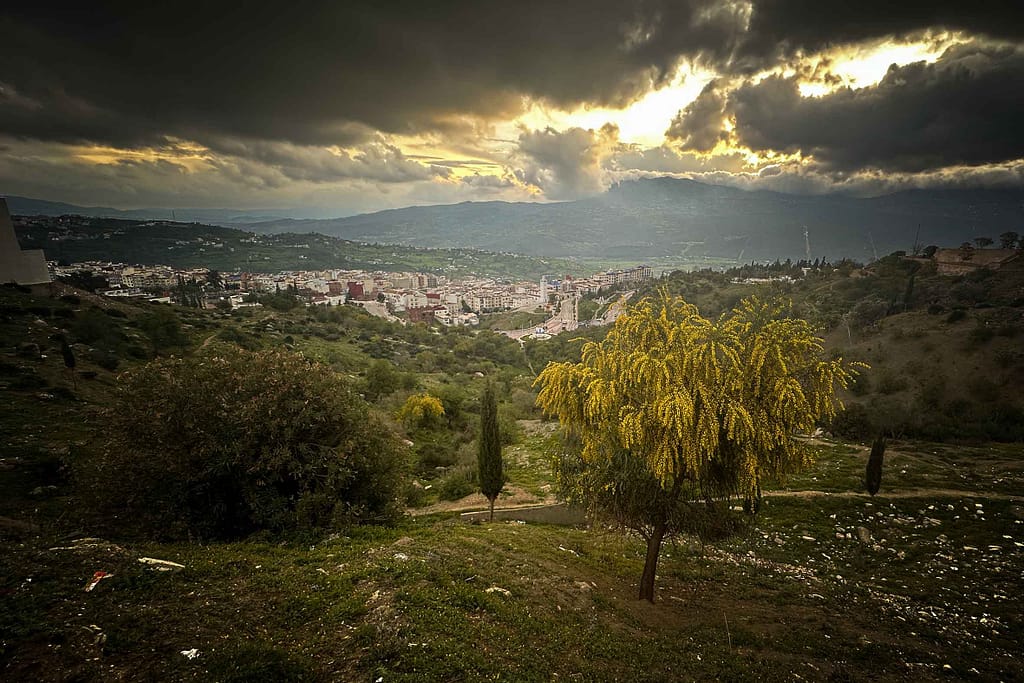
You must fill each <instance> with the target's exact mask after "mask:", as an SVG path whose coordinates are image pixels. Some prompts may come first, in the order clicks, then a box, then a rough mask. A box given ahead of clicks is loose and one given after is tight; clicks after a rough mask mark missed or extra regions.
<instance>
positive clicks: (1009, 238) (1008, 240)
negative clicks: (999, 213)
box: [999, 230, 1020, 249]
mask: <svg viewBox="0 0 1024 683" xmlns="http://www.w3.org/2000/svg"><path fill="white" fill-rule="evenodd" d="M1019 239H1020V235H1018V234H1017V233H1016V232H1014V231H1013V230H1007V231H1006V232H1004V233H1003V234H1001V235H1000V236H999V246H1000V247H1002V248H1003V249H1013V248H1014V247H1015V246H1017V241H1018V240H1019Z"/></svg>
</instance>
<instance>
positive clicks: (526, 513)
mask: <svg viewBox="0 0 1024 683" xmlns="http://www.w3.org/2000/svg"><path fill="white" fill-rule="evenodd" d="M488 519H490V513H489V512H488V511H487V510H481V511H479V512H463V513H462V521H464V522H474V521H480V522H486V521H487V520H488ZM494 519H496V520H497V519H501V520H510V519H511V520H521V521H524V522H539V523H541V524H561V525H563V526H576V525H577V524H586V522H587V519H586V517H585V516H584V515H583V511H582V510H578V509H576V508H570V507H569V506H567V505H565V504H564V503H556V504H554V505H533V506H530V507H521V508H509V509H505V510H495V511H494Z"/></svg>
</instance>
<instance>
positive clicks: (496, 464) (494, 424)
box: [477, 382, 505, 520]
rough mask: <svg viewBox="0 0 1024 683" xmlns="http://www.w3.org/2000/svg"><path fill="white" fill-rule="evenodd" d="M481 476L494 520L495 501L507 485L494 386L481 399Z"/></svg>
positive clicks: (486, 389)
mask: <svg viewBox="0 0 1024 683" xmlns="http://www.w3.org/2000/svg"><path fill="white" fill-rule="evenodd" d="M477 466H478V468H479V474H480V477H479V479H480V492H481V493H483V494H484V495H485V496H486V497H487V501H488V502H489V503H490V506H491V519H492V520H493V519H494V500H495V498H497V497H498V494H499V493H501V489H502V487H503V486H504V485H505V475H504V472H502V467H501V434H500V431H499V427H498V404H497V401H496V400H495V398H494V385H492V384H491V383H490V382H488V383H487V386H486V387H485V388H484V393H483V396H482V397H481V399H480V450H479V451H478V453H477Z"/></svg>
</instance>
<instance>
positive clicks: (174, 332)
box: [138, 304, 188, 356]
mask: <svg viewBox="0 0 1024 683" xmlns="http://www.w3.org/2000/svg"><path fill="white" fill-rule="evenodd" d="M138 325H139V329H140V330H142V331H143V332H144V333H145V334H146V336H147V337H149V341H150V342H152V344H153V351H154V353H155V354H156V355H158V356H159V355H160V354H161V353H162V352H164V351H167V350H169V349H171V348H173V347H178V348H179V349H182V350H184V349H185V346H186V345H187V344H188V336H186V334H185V331H184V330H183V329H182V327H181V321H180V320H178V316H176V315H175V314H174V311H172V310H171V308H170V307H169V306H166V305H164V304H155V305H154V307H153V310H151V311H149V312H148V313H145V314H144V315H141V316H139V318H138Z"/></svg>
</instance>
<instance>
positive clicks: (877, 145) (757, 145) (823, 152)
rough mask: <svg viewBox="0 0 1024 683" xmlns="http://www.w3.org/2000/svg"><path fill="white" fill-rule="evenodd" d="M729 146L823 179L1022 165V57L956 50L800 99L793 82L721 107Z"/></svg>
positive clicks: (743, 90) (771, 83) (741, 92)
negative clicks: (807, 163) (727, 120)
mask: <svg viewBox="0 0 1024 683" xmlns="http://www.w3.org/2000/svg"><path fill="white" fill-rule="evenodd" d="M726 109H727V111H728V112H729V113H730V114H731V115H732V116H734V117H735V136H736V139H737V140H738V141H739V142H740V143H742V144H744V145H746V146H748V147H750V148H751V149H754V150H775V151H780V152H788V153H794V152H800V153H802V154H803V155H805V156H807V155H810V156H813V157H814V160H815V161H816V162H818V163H819V164H821V165H823V166H824V167H826V168H828V169H832V170H856V169H863V168H877V169H883V170H899V171H921V170H927V169H934V168H942V167H946V166H955V165H981V164H986V163H993V162H1001V161H1007V160H1012V159H1019V158H1022V157H1024V127H1022V126H1021V125H1020V122H1021V121H1022V120H1024V50H1022V49H1020V48H1016V47H1013V48H1011V47H1001V48H995V47H989V48H982V47H968V46H964V47H958V48H953V49H951V50H949V51H948V52H947V53H946V54H945V55H944V56H943V57H942V58H941V59H940V60H938V61H937V62H936V63H934V64H926V63H923V62H921V63H915V64H909V65H906V66H902V67H891V68H890V70H889V72H888V73H887V74H886V76H885V77H884V78H883V79H882V81H881V82H880V83H878V84H877V85H873V86H870V87H865V88H860V89H850V88H844V89H840V90H838V91H835V92H833V93H831V94H828V95H825V96H822V97H802V96H801V95H800V91H799V89H798V84H797V81H796V79H794V78H783V77H778V76H776V77H771V78H766V79H764V80H762V81H760V82H759V83H756V84H748V85H744V86H742V87H740V88H738V89H737V90H735V91H733V92H732V93H731V94H730V95H729V98H728V103H727V105H726Z"/></svg>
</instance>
